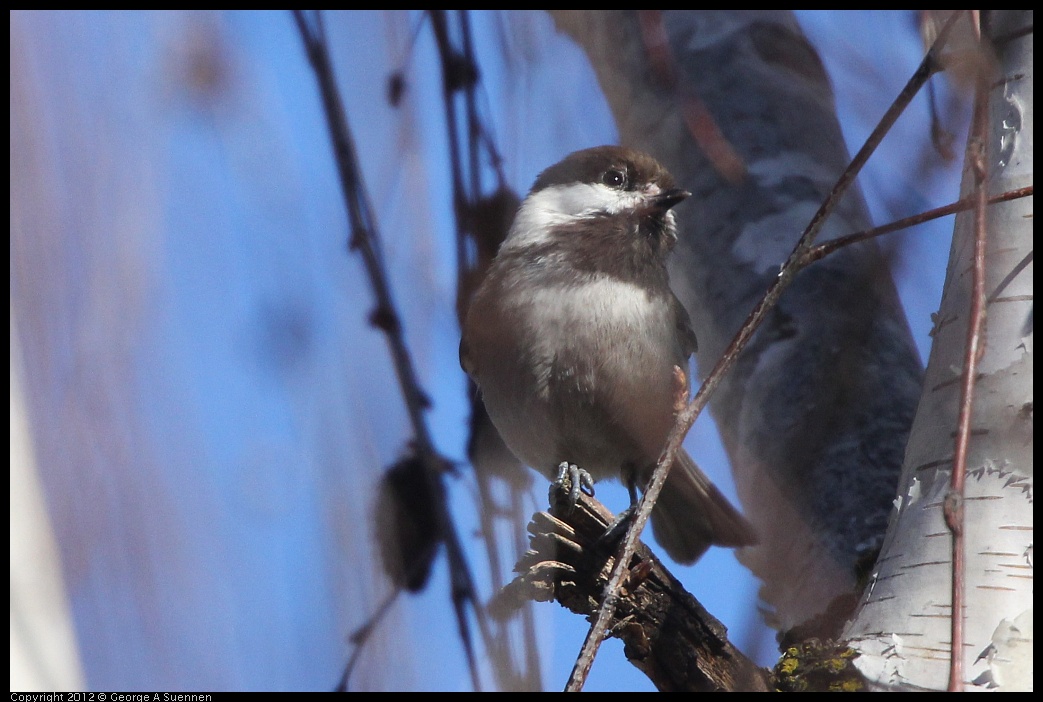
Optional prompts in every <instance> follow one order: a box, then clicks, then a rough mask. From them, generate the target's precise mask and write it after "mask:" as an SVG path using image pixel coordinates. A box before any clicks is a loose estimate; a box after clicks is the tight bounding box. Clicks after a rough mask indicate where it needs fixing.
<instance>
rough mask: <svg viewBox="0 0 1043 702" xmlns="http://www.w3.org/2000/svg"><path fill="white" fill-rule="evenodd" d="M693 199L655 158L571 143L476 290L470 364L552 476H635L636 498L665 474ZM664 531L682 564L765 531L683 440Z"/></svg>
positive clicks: (660, 526)
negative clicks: (686, 224)
mask: <svg viewBox="0 0 1043 702" xmlns="http://www.w3.org/2000/svg"><path fill="white" fill-rule="evenodd" d="M689 195H690V193H688V192H686V191H684V190H680V189H678V188H675V187H674V182H673V179H672V178H671V177H670V174H669V173H667V171H666V170H665V169H664V168H663V167H662V166H661V165H659V163H658V162H656V160H655V159H653V158H652V157H650V156H647V155H645V154H642V153H639V152H636V151H632V150H630V149H625V148H621V147H618V146H600V147H597V148H593V149H585V150H583V151H577V152H575V153H573V154H570V155H569V156H567V157H566V158H565V159H564V160H563V161H561V162H560V163H557V164H555V165H553V166H551V167H550V168H548V169H547V170H545V171H543V172H542V173H541V174H540V175H539V176H538V177H537V178H536V182H535V183H534V184H533V186H532V190H530V191H529V194H528V196H527V197H526V198H525V200H524V201H523V202H522V204H521V208H520V209H519V210H518V214H517V215H516V216H515V219H514V224H513V225H512V226H511V230H510V233H509V234H508V236H507V239H506V240H505V241H504V242H503V245H502V246H501V247H500V250H499V252H498V253H497V255H496V258H495V260H494V261H493V263H492V266H491V267H490V269H489V272H488V275H487V276H486V278H485V280H484V281H483V282H482V284H481V285H480V286H479V288H478V290H477V291H476V292H475V294H474V297H473V299H472V301H471V306H470V308H469V310H468V313H467V317H466V320H465V322H464V328H463V338H462V340H461V342H460V363H461V365H462V366H463V368H464V370H466V371H467V373H468V374H469V375H470V376H471V377H472V378H473V379H474V381H475V382H476V383H477V384H478V386H479V388H480V389H481V392H482V396H483V399H484V400H485V406H486V408H487V409H488V411H489V416H490V417H491V418H492V421H493V423H494V424H495V425H496V428H497V429H498V430H499V432H500V434H501V435H502V436H503V439H504V441H505V442H506V443H507V446H508V447H509V448H510V449H511V451H512V452H513V453H514V454H515V455H516V456H517V457H518V458H519V459H520V460H521V461H522V462H524V463H526V464H528V465H530V466H532V467H533V468H535V469H537V470H539V471H541V472H543V473H544V475H547V476H548V477H549V478H551V479H557V480H558V481H559V482H560V481H561V480H562V479H563V477H564V476H566V475H567V476H569V478H570V480H571V483H572V485H573V486H574V489H575V486H577V485H578V484H579V483H578V482H577V479H578V480H580V481H582V482H583V483H584V484H589V481H590V479H591V477H593V478H594V479H603V478H621V479H622V481H623V483H624V484H625V485H627V487H628V489H629V490H630V496H631V502H632V503H633V502H634V501H636V492H635V488H636V487H641V488H642V489H643V488H644V486H645V485H646V484H647V483H648V480H649V479H650V477H651V475H652V471H653V469H654V468H655V465H656V462H657V461H658V459H659V454H660V453H661V452H662V450H663V448H664V446H665V445H666V440H667V436H668V434H669V433H670V430H671V428H672V427H673V425H674V417H675V414H676V412H677V411H678V410H679V408H680V406H682V405H683V402H684V401H686V400H687V398H688V392H689V383H688V372H687V370H688V360H689V357H690V356H691V355H692V353H693V352H694V351H695V348H696V342H695V334H694V333H693V332H692V329H691V325H690V321H689V318H688V313H687V312H686V311H685V309H684V307H683V306H682V305H681V303H680V301H679V300H678V299H677V298H676V297H675V296H674V294H673V292H672V291H671V290H670V283H669V279H668V275H667V270H666V257H667V254H668V253H669V252H670V250H671V249H672V248H673V245H674V242H675V241H676V239H677V230H676V225H675V222H674V213H673V212H672V211H671V208H672V207H673V206H674V205H676V204H678V203H679V202H681V201H682V200H684V199H685V198H686V197H688V196H689ZM574 496H578V493H574ZM652 528H653V529H654V531H655V535H656V539H657V540H658V541H659V543H660V544H661V545H662V546H663V548H664V549H666V552H667V553H668V554H670V556H671V557H672V558H673V559H674V560H676V561H678V562H680V563H693V562H695V561H696V560H697V559H698V558H699V557H700V556H701V555H702V554H703V553H704V552H705V551H706V549H707V548H709V547H710V545H711V544H716V545H720V546H735V547H738V546H747V545H750V544H753V543H755V542H756V537H755V535H754V532H753V528H752V527H751V526H750V524H749V523H748V522H747V521H746V519H745V518H744V517H743V516H742V515H741V514H739V513H738V511H736V509H735V508H734V507H732V506H731V504H730V503H729V502H728V500H727V499H726V498H725V497H724V496H723V495H722V494H721V493H720V491H719V490H718V489H717V488H716V487H714V485H713V483H711V482H710V480H709V478H707V477H706V475H705V474H704V473H703V472H702V471H701V470H700V469H699V467H698V466H696V464H695V462H694V461H693V460H692V458H691V457H690V456H689V455H688V454H687V453H686V452H684V451H683V450H682V451H681V452H680V453H679V455H678V458H677V460H676V462H675V464H674V465H673V466H672V468H671V470H670V474H669V477H668V479H667V481H666V484H665V486H664V487H663V491H662V493H661V494H660V496H659V500H658V501H657V503H656V505H655V509H654V510H653V511H652Z"/></svg>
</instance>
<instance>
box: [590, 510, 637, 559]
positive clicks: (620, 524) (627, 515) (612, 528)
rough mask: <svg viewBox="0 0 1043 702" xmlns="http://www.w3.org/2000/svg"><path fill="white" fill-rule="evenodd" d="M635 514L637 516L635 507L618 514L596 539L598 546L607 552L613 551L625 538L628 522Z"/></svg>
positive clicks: (628, 526)
mask: <svg viewBox="0 0 1043 702" xmlns="http://www.w3.org/2000/svg"><path fill="white" fill-rule="evenodd" d="M635 514H637V505H630V506H629V507H627V508H626V509H625V510H623V511H622V512H620V513H619V514H618V515H617V516H616V518H615V520H614V521H613V522H612V523H611V524H609V525H608V528H607V529H605V533H604V534H602V535H601V536H599V537H598V540H597V543H598V546H601V547H603V548H604V549H605V550H608V551H611V550H613V549H614V548H615V547H616V546H617V545H618V544H619V542H620V540H621V539H622V538H623V537H624V536H626V533H627V529H628V528H630V522H631V521H632V520H633V518H634V515H635Z"/></svg>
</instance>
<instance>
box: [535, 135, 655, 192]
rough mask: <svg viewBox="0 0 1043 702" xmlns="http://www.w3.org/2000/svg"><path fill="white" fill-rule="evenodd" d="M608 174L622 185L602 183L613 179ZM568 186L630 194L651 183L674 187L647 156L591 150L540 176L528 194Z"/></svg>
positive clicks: (608, 149) (627, 151)
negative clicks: (605, 187)
mask: <svg viewBox="0 0 1043 702" xmlns="http://www.w3.org/2000/svg"><path fill="white" fill-rule="evenodd" d="M612 172H615V173H618V174H622V176H623V179H624V181H623V182H622V183H610V182H606V178H607V177H609V178H610V177H613V175H609V174H610V173H612ZM569 183H604V184H606V185H612V186H613V187H619V188H620V189H621V190H634V189H636V188H638V187H641V186H643V185H646V184H648V183H655V184H656V185H658V186H659V187H660V189H661V190H670V189H672V188H673V187H674V179H673V177H672V176H671V175H670V173H669V172H668V171H667V170H666V169H665V168H663V167H662V166H661V165H659V162H658V161H656V160H655V159H654V158H652V157H651V156H649V155H648V154H645V153H641V152H640V151H634V150H633V149H628V148H626V147H623V146H595V147H594V148H591V149H583V150H582V151H576V152H574V153H571V154H569V155H568V156H566V157H565V159H564V160H562V161H560V162H559V163H556V164H554V165H553V166H551V167H550V168H548V169H546V170H545V171H543V172H542V173H540V175H539V176H538V177H537V178H536V182H535V183H533V185H532V190H531V191H530V192H536V191H538V190H543V189H544V188H547V187H550V186H553V185H567V184H569Z"/></svg>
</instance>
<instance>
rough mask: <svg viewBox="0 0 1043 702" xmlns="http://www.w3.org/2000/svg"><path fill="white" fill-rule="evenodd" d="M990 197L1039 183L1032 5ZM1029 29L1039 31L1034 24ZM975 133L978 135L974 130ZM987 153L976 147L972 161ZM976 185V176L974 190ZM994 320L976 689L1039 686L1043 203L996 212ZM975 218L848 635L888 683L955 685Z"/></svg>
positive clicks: (992, 168) (1005, 88)
mask: <svg viewBox="0 0 1043 702" xmlns="http://www.w3.org/2000/svg"><path fill="white" fill-rule="evenodd" d="M989 20H990V22H989V23H990V24H991V32H990V34H991V39H992V42H993V44H994V46H995V50H996V52H997V59H998V64H997V73H996V75H995V76H994V78H995V80H991V81H990V84H991V85H992V90H991V92H990V95H989V120H988V122H989V128H990V130H989V142H988V150H987V158H986V162H987V166H988V174H989V178H988V194H989V195H990V196H992V195H997V194H999V193H1002V192H1006V191H1008V190H1012V189H1015V188H1020V187H1024V186H1026V185H1031V184H1032V180H1033V178H1032V31H1031V30H1032V12H1031V11H1002V12H995V13H992V14H991V15H990V16H989ZM1026 30H1027V31H1026ZM972 140H973V135H972ZM973 151H974V145H973V143H971V144H968V161H969V160H970V155H971V154H972V153H973ZM973 187H974V175H973V173H972V171H971V169H970V168H969V167H965V170H964V185H963V187H962V193H961V195H962V197H968V196H969V195H970V194H971V192H972V189H973ZM986 236H987V244H986V257H985V276H986V278H985V281H986V282H985V297H986V320H985V328H984V349H985V350H984V354H983V355H982V357H981V361H980V365H979V368H978V370H979V375H978V378H977V385H976V389H975V397H974V405H973V413H972V419H971V427H972V432H971V442H970V449H969V453H968V458H967V482H966V489H965V494H964V497H963V504H964V511H965V515H966V516H965V523H964V532H965V534H966V548H965V551H964V557H965V568H966V573H965V575H964V591H965V593H966V594H965V602H966V607H965V611H964V612H963V614H964V617H965V621H964V627H965V628H964V637H965V641H964V650H963V654H962V655H963V657H964V676H965V678H964V684H965V685H966V686H967V687H977V688H998V689H1001V690H1031V689H1032V580H1033V578H1032V571H1033V568H1032V535H1033V519H1032V492H1033V479H1032V257H1033V252H1032V198H1023V199H1019V200H1013V201H1011V202H1005V203H999V204H996V205H993V206H991V207H989V208H988V210H987V229H986ZM973 251H974V213H973V212H966V213H964V214H962V215H960V216H959V217H958V218H957V220H956V228H955V232H954V235H953V243H952V250H951V253H950V260H949V266H948V276H947V279H946V284H945V292H944V296H943V298H942V303H941V308H940V310H939V311H938V315H937V317H936V323H935V332H934V346H933V348H932V351H931V358H930V361H929V363H928V366H927V378H926V380H925V382H924V391H923V396H922V398H921V400H920V406H919V408H918V410H917V415H916V420H915V422H914V424H913V430H912V434H911V436H910V440H909V448H908V450H907V452H906V458H905V465H904V467H903V470H902V482H901V487H900V489H899V492H898V498H897V499H896V502H895V505H896V510H895V514H894V516H893V517H892V523H891V526H890V528H889V531H888V536H887V541H886V542H885V546H884V549H883V552H882V553H881V555H880V559H879V561H878V562H877V566H876V568H875V570H874V572H873V577H872V580H871V583H870V586H869V588H868V589H867V591H866V593H865V595H864V599H863V602H862V605H861V608H860V610H859V613H858V617H857V618H856V619H855V621H853V622H852V623H851V625H850V626H849V627H848V629H847V631H846V638H849V639H851V640H852V645H853V646H854V647H855V648H856V649H858V650H859V651H860V653H861V656H860V657H859V658H858V659H857V660H856V665H857V666H859V667H860V668H861V669H862V671H863V672H864V673H865V674H866V675H867V676H868V677H869V678H870V679H872V680H874V681H876V682H878V683H880V684H881V685H886V686H894V685H898V686H913V687H917V688H928V689H944V688H945V685H946V680H947V676H948V665H949V651H950V643H951V632H950V621H951V617H952V609H951V605H950V603H951V602H952V599H951V592H950V583H951V578H952V555H951V549H952V545H951V544H952V539H951V536H950V534H949V531H948V529H947V528H946V526H945V519H944V516H943V514H942V508H943V503H944V500H945V497H946V494H947V493H948V491H949V480H950V475H951V472H952V456H953V435H954V428H955V427H956V419H957V414H958V412H959V401H960V383H959V379H960V377H961V374H962V369H963V364H964V360H963V354H964V348H965V342H966V336H967V318H968V310H969V307H970V300H971V276H972V268H973V260H972V256H973Z"/></svg>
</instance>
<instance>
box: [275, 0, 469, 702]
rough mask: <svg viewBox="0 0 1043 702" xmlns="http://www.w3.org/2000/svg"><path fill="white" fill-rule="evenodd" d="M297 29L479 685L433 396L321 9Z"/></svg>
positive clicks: (298, 16)
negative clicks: (422, 375)
mask: <svg viewBox="0 0 1043 702" xmlns="http://www.w3.org/2000/svg"><path fill="white" fill-rule="evenodd" d="M293 17H294V20H295V21H296V23H297V29H298V30H299V32H300V34H301V39H302V40H303V41H304V47H305V49H306V51H307V54H308V60H309V61H310V62H311V65H312V69H313V70H314V71H315V77H316V79H317V80H318V83H319V94H320V96H321V97H322V104H323V108H324V110H325V113H326V122H327V125H328V127H329V130H330V140H331V141H332V143H333V149H334V155H335V157H336V163H337V172H338V174H339V175H340V181H341V188H342V190H343V192H344V199H345V202H346V204H347V210H348V218H349V221H350V226H351V242H350V248H351V249H352V250H354V251H358V252H359V255H360V256H361V258H362V262H363V265H364V267H365V270H366V274H367V276H368V278H369V282H370V285H371V286H372V287H373V294H374V296H375V297H376V303H377V306H376V309H375V310H374V312H373V313H372V315H371V321H372V322H373V323H374V325H375V326H377V327H379V328H380V329H381V330H382V331H383V332H384V334H385V336H386V337H387V340H388V347H389V348H390V350H391V357H392V360H393V361H394V365H395V372H396V374H397V375H398V382H399V387H400V388H401V390H402V396H403V399H404V400H405V403H406V408H407V411H408V413H409V418H410V421H411V423H412V426H413V432H414V440H415V445H416V451H417V454H418V457H419V458H420V460H421V461H422V462H423V465H424V474H425V476H426V477H427V480H428V482H429V486H430V490H431V494H432V495H433V496H434V502H435V509H436V513H437V518H438V529H439V538H440V539H441V540H442V542H443V543H444V544H445V547H446V556H447V558H448V561H449V573H450V579H451V589H452V592H451V598H452V601H453V607H454V609H455V611H456V618H457V625H458V627H459V631H460V638H461V641H462V643H463V646H464V651H465V654H466V656H467V662H468V668H469V670H470V673H471V681H472V685H473V686H474V689H475V690H478V689H479V688H480V682H479V676H478V666H477V662H476V659H475V654H474V646H473V643H472V641H471V634H470V628H469V627H468V623H467V613H466V610H465V605H466V604H467V603H470V605H471V607H472V609H473V610H474V612H475V614H476V616H477V617H478V618H479V620H481V617H482V611H481V607H480V606H479V602H478V597H477V594H476V590H475V588H474V581H473V579H472V577H471V572H470V568H469V567H468V565H467V561H466V559H465V557H464V552H463V547H462V546H461V544H460V541H459V537H458V536H457V534H456V527H455V526H454V524H453V521H452V517H451V515H450V514H449V508H448V504H447V501H446V492H445V485H444V484H443V482H442V477H443V472H444V470H445V466H446V465H448V462H447V461H446V460H445V459H444V458H442V457H441V456H440V455H439V454H438V452H437V451H436V450H435V448H434V443H433V442H432V440H431V434H430V432H429V431H428V427H427V422H426V420H425V419H424V412H425V411H426V409H427V407H428V405H429V401H428V399H427V395H426V394H425V393H424V391H423V390H422V389H421V386H420V381H419V380H418V377H417V374H416V370H415V368H414V366H413V361H412V357H411V355H410V353H409V350H408V347H407V345H406V342H405V337H404V335H403V332H402V326H401V323H400V321H399V316H398V312H397V311H396V308H395V305H394V302H393V299H392V295H391V289H390V285H389V284H388V279H387V274H386V272H385V270H384V262H383V257H382V254H381V251H380V243H379V237H378V234H377V225H376V218H375V216H374V215H373V212H372V208H371V206H370V204H369V200H368V197H367V195H366V190H365V186H364V185H363V183H362V177H361V174H360V172H359V167H358V159H357V158H356V152H355V144H354V141H353V139H352V137H351V130H350V129H349V127H348V121H347V113H346V111H345V109H344V104H343V101H342V100H341V97H340V91H339V90H338V88H337V84H336V80H335V78H334V75H333V66H332V63H331V61H330V57H329V51H328V48H327V41H326V37H325V30H324V27H323V21H322V14H321V13H319V12H316V13H315V15H314V16H313V18H312V19H313V21H311V22H309V17H308V16H307V15H306V14H305V12H304V11H303V10H294V11H293Z"/></svg>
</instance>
